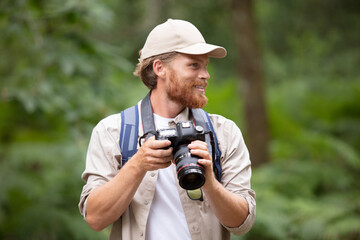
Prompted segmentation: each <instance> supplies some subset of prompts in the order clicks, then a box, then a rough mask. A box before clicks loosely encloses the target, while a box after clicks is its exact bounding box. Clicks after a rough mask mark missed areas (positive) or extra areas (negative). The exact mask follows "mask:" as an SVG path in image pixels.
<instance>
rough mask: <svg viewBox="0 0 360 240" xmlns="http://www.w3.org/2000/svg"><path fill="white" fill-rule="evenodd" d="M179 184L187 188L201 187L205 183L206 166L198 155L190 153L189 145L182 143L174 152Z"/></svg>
mask: <svg viewBox="0 0 360 240" xmlns="http://www.w3.org/2000/svg"><path fill="white" fill-rule="evenodd" d="M174 158H175V164H176V171H177V175H178V179H179V184H180V186H181V187H182V188H184V189H186V190H194V189H197V188H200V187H201V186H202V185H204V183H205V175H204V168H203V166H202V165H201V164H199V163H198V162H197V161H198V159H199V158H198V157H197V156H195V155H191V154H190V150H189V148H188V147H187V145H181V146H180V147H179V148H178V149H177V151H176V152H175V153H174Z"/></svg>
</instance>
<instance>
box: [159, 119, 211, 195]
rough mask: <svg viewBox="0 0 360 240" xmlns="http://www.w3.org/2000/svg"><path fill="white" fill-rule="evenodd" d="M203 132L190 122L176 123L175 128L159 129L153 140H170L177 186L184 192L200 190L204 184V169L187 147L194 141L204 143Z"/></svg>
mask: <svg viewBox="0 0 360 240" xmlns="http://www.w3.org/2000/svg"><path fill="white" fill-rule="evenodd" d="M205 134H206V133H205V131H204V129H203V127H201V126H194V124H193V122H191V121H184V122H178V123H177V124H176V128H167V129H159V130H157V131H156V134H155V139H157V140H170V141H171V145H170V147H173V155H174V160H175V165H176V172H177V176H178V179H179V184H180V186H181V187H182V188H184V189H186V190H194V189H197V188H200V187H201V186H202V185H204V183H205V174H204V167H203V166H202V165H201V164H199V163H198V159H199V157H198V156H196V155H192V154H191V153H190V149H189V148H188V145H189V144H190V143H191V142H192V141H195V140H201V141H205Z"/></svg>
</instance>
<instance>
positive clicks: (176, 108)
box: [150, 89, 185, 118]
mask: <svg viewBox="0 0 360 240" xmlns="http://www.w3.org/2000/svg"><path fill="white" fill-rule="evenodd" d="M150 100H151V106H152V109H153V113H155V114H157V115H159V116H161V117H164V118H175V117H176V116H177V115H179V113H181V112H182V111H183V110H184V108H185V106H184V105H183V104H181V103H178V102H174V101H172V100H170V99H169V98H168V97H167V95H166V94H161V92H160V91H158V90H157V89H154V90H152V91H151V95H150Z"/></svg>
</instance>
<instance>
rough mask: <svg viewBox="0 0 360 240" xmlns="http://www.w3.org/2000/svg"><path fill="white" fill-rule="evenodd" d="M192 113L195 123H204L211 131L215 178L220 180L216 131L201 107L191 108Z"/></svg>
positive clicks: (219, 153)
mask: <svg viewBox="0 0 360 240" xmlns="http://www.w3.org/2000/svg"><path fill="white" fill-rule="evenodd" d="M192 113H193V117H194V119H195V123H196V124H199V125H203V124H204V123H205V127H206V128H205V129H206V130H208V131H211V132H212V133H213V136H214V142H215V159H214V172H215V175H216V178H217V180H218V181H219V182H221V164H220V158H221V151H220V148H219V145H218V140H217V137H216V132H215V130H214V127H213V125H212V122H211V121H210V117H209V114H208V113H207V112H206V111H204V110H203V109H201V108H196V109H192ZM203 127H204V126H203ZM209 150H211V146H209ZM211 153H212V152H211V151H210V154H211Z"/></svg>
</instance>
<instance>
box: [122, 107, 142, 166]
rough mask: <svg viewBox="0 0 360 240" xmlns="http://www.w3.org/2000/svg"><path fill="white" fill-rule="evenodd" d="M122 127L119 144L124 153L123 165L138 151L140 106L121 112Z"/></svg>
mask: <svg viewBox="0 0 360 240" xmlns="http://www.w3.org/2000/svg"><path fill="white" fill-rule="evenodd" d="M120 115H121V127H120V139H119V145H120V150H121V155H122V165H124V164H125V163H126V162H127V161H128V160H129V158H131V157H132V156H133V155H134V154H135V153H136V152H137V142H138V134H139V111H138V106H137V105H135V106H132V107H129V108H127V109H125V110H124V111H122V112H121V113H120Z"/></svg>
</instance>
